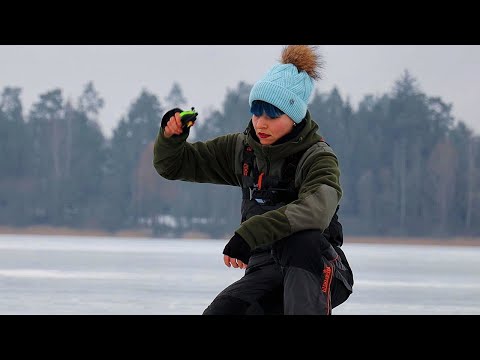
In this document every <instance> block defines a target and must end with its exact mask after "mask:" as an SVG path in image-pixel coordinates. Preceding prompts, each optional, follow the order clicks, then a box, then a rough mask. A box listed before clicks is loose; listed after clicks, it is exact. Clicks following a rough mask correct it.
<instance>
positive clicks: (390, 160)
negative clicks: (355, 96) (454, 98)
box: [0, 71, 480, 238]
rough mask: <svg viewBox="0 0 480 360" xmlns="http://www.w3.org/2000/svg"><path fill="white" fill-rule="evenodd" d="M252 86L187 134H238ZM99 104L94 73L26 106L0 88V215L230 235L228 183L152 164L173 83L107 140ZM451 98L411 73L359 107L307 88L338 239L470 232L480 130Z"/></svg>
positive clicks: (478, 220)
mask: <svg viewBox="0 0 480 360" xmlns="http://www.w3.org/2000/svg"><path fill="white" fill-rule="evenodd" d="M251 86H252V85H250V84H247V83H245V82H240V83H239V84H238V85H237V87H236V88H235V89H231V90H228V92H227V94H226V96H225V99H224V101H223V104H222V108H221V109H213V110H211V111H210V112H209V113H208V114H200V115H199V120H198V121H197V123H196V124H195V126H194V127H193V128H192V133H191V135H190V138H189V141H197V140H207V139H209V138H213V137H215V136H218V135H221V134H225V133H230V132H238V131H243V130H244V129H245V127H246V126H247V123H248V121H249V119H250V116H251V115H250V112H249V107H248V95H249V92H250V89H251ZM195 105H197V108H198V107H199V105H200V104H195ZM103 106H104V100H103V99H102V97H101V95H100V94H99V93H98V92H97V90H96V89H95V87H94V84H93V82H89V83H87V84H86V85H85V87H84V89H83V92H82V94H81V95H80V96H79V98H78V99H77V100H76V102H75V103H73V102H72V101H71V100H65V99H64V97H63V93H62V90H61V89H58V88H57V89H53V90H50V91H47V92H45V93H44V94H41V95H40V96H39V99H38V101H37V102H35V103H34V104H33V105H32V106H31V108H30V109H28V112H26V114H24V113H25V112H24V110H23V106H22V102H21V89H20V88H15V87H5V88H4V89H3V90H2V92H1V97H0V154H2V156H0V225H8V226H15V227H26V226H31V225H50V226H62V227H70V228H75V229H99V230H105V231H109V232H112V233H115V232H117V231H120V230H134V229H137V230H144V231H146V232H147V233H149V234H151V236H154V237H161V236H163V237H171V236H182V235H183V234H184V233H186V232H202V233H205V234H207V235H208V236H210V237H212V238H224V237H227V236H230V235H231V233H232V231H233V230H234V229H235V228H236V227H237V226H238V224H239V222H240V203H241V190H240V189H239V188H234V187H228V186H218V185H210V184H192V183H186V182H180V181H168V180H165V179H163V178H161V177H160V176H159V175H158V174H157V173H156V172H155V170H154V168H153V165H152V160H153V142H154V140H155V137H156V136H157V133H158V130H159V126H160V123H161V119H162V116H163V114H164V113H165V112H166V111H167V110H169V109H171V108H173V107H181V108H184V109H188V108H190V107H191V106H192V104H188V100H187V99H186V98H185V97H184V95H183V91H182V88H181V86H180V85H179V84H178V83H175V84H174V85H173V86H172V88H171V89H170V90H169V92H168V93H167V95H166V96H165V97H164V98H162V99H160V98H159V97H158V96H157V95H155V94H152V93H150V92H148V91H147V90H142V91H141V93H140V95H139V96H138V97H137V98H136V99H135V100H134V101H133V102H132V104H131V105H130V107H129V109H128V111H127V114H126V115H125V116H123V117H122V118H121V119H119V121H118V123H117V126H116V128H115V129H114V130H113V134H112V136H111V137H110V138H107V137H105V136H104V134H103V133H102V131H101V128H100V125H99V124H100V122H101V118H100V115H99V114H100V113H101V109H102V107H103ZM452 106H453V105H452V104H449V103H446V102H444V101H443V100H442V99H441V98H440V97H431V96H428V95H427V94H425V93H424V92H422V91H421V90H420V87H419V85H418V83H417V81H416V79H415V78H414V77H412V75H411V74H410V73H409V72H408V71H405V72H404V73H403V74H401V75H400V76H399V78H398V80H397V81H395V83H394V84H393V86H392V89H391V90H390V91H388V92H385V93H384V94H383V95H377V96H373V95H365V96H364V97H363V99H362V100H361V101H360V102H359V104H358V107H357V108H356V109H354V107H353V106H352V105H351V103H350V102H349V100H348V99H344V98H343V97H342V96H341V94H340V92H339V91H338V89H336V88H334V89H332V90H331V91H330V92H319V91H316V92H315V94H314V96H313V98H312V100H311V102H310V106H309V109H310V112H311V113H312V116H313V118H314V119H315V120H316V122H317V123H318V124H319V127H320V128H319V133H320V134H321V135H322V136H323V137H325V139H326V141H327V142H328V143H329V144H330V145H331V146H332V148H333V149H334V151H335V152H336V154H337V156H338V158H339V162H340V168H341V183H342V187H343V190H344V195H343V198H342V201H341V204H340V211H339V216H340V220H341V222H342V223H343V225H344V232H345V234H346V235H364V236H365V235H366V236H369V235H370V236H406V237H408V236H435V237H451V236H476V235H478V234H480V202H479V201H478V200H479V199H480V172H479V170H480V163H479V161H480V152H479V146H478V144H479V137H478V136H477V135H475V134H474V132H473V131H472V130H471V129H469V128H468V127H467V126H466V125H465V124H464V123H463V122H462V121H458V120H457V119H455V118H454V117H453V116H452V114H451V110H452Z"/></svg>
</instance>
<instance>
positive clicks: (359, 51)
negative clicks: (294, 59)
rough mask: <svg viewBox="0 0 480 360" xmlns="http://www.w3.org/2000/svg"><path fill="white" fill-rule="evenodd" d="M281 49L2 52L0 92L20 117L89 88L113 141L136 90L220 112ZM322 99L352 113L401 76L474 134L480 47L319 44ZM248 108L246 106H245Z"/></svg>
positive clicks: (479, 127) (38, 48)
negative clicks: (16, 93) (18, 103)
mask: <svg viewBox="0 0 480 360" xmlns="http://www.w3.org/2000/svg"><path fill="white" fill-rule="evenodd" d="M282 48H283V46H280V45H0V89H2V90H3V88H4V87H5V86H11V87H20V88H22V93H21V99H22V102H23V105H24V108H25V111H28V110H30V106H31V105H32V103H34V102H37V101H38V99H39V95H40V94H43V93H45V92H47V91H50V90H53V89H54V88H61V89H62V90H63V94H64V97H65V98H71V99H72V100H73V101H76V99H77V98H78V96H79V95H80V94H81V92H82V90H83V88H84V86H85V84H86V83H87V82H89V81H93V83H94V86H95V88H96V89H97V91H98V92H99V93H100V95H101V97H103V99H104V100H105V107H104V108H103V110H102V112H101V114H100V120H101V124H100V125H101V126H102V129H103V131H104V134H105V135H107V136H110V135H111V131H112V129H113V128H114V127H115V126H116V124H117V122H118V120H119V119H120V118H121V117H122V116H123V115H125V114H126V113H127V111H128V108H129V106H130V105H131V102H132V101H134V100H135V99H136V98H137V97H138V96H139V95H140V93H141V91H142V89H146V90H148V91H149V92H151V93H153V94H155V95H157V96H158V97H159V99H160V101H161V102H163V100H164V97H165V96H166V95H167V94H168V92H169V91H170V89H171V87H172V84H173V83H174V82H178V83H179V84H180V85H181V87H182V90H183V92H184V95H185V97H186V98H187V100H188V102H189V105H188V106H189V107H190V106H195V107H196V109H197V110H198V111H199V113H200V114H199V116H201V114H202V112H203V113H207V112H208V111H209V110H211V109H219V108H220V106H221V104H222V102H223V100H224V98H225V94H226V91H227V89H233V88H236V86H237V84H238V83H239V82H240V81H242V80H243V81H245V82H247V83H250V84H253V83H254V82H255V81H257V80H258V79H259V78H260V77H262V76H263V75H264V73H265V72H266V71H267V70H268V69H269V68H270V67H271V66H272V65H273V64H274V63H275V62H276V61H277V60H278V59H279V57H280V53H281V50H282ZM320 52H321V53H322V55H323V59H324V62H325V68H324V70H323V79H322V80H319V81H318V82H317V83H316V88H317V89H318V90H320V91H322V92H324V91H329V90H331V89H332V87H333V86H337V88H338V89H339V90H340V93H341V95H342V97H343V98H344V99H346V98H347V97H348V98H349V99H350V100H351V102H352V105H354V107H356V105H357V103H358V101H359V100H360V99H361V98H363V96H365V95H367V94H373V95H380V94H384V93H386V92H390V91H391V89H392V86H393V84H394V82H395V81H396V80H397V79H398V78H399V77H400V76H401V75H402V73H403V72H404V70H408V71H410V73H411V75H412V76H413V77H414V78H416V79H417V82H418V85H419V86H420V89H421V90H422V91H423V92H425V93H426V94H427V95H429V96H440V97H441V98H442V99H443V101H445V102H447V103H451V104H453V112H452V113H453V115H454V116H455V117H456V118H457V119H458V120H462V121H464V122H465V123H466V124H467V125H468V126H469V127H470V128H472V129H473V130H474V131H475V133H477V134H479V133H480V106H479V100H480V45H325V46H320ZM246 106H248V104H246Z"/></svg>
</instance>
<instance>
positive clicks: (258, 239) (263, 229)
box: [236, 143, 342, 249]
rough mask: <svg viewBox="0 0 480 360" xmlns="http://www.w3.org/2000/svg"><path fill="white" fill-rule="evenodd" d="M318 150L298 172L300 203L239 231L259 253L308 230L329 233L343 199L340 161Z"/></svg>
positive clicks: (257, 218) (324, 147) (320, 147)
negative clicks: (262, 248)
mask: <svg viewBox="0 0 480 360" xmlns="http://www.w3.org/2000/svg"><path fill="white" fill-rule="evenodd" d="M314 146H315V147H316V148H315V149H314V151H313V152H312V153H310V154H309V156H308V157H307V158H306V160H305V161H304V162H303V163H302V164H299V166H298V168H297V175H296V177H298V178H299V179H298V182H299V195H298V199H297V200H295V201H293V202H291V203H289V204H287V205H285V206H282V207H281V208H279V209H277V210H272V211H268V212H266V213H265V214H262V215H256V216H252V217H251V218H249V219H248V220H246V221H244V222H243V223H242V224H241V225H240V227H239V228H238V229H237V231H236V233H238V235H240V236H241V237H242V238H244V239H245V241H246V242H247V243H248V244H249V245H250V247H251V248H252V249H255V248H256V247H258V246H261V245H270V244H272V243H274V242H276V241H278V240H280V239H282V238H284V237H287V236H289V235H291V234H293V233H295V232H298V231H301V230H307V229H318V230H320V231H323V230H325V229H326V228H327V227H328V225H329V224H330V221H331V219H332V217H333V215H334V214H335V211H336V209H337V205H338V203H339V202H340V199H341V197H342V189H341V186H340V181H339V178H340V169H339V166H338V159H337V157H336V155H335V154H334V153H333V151H332V149H331V148H330V147H329V146H328V145H327V144H325V143H318V144H316V145H314Z"/></svg>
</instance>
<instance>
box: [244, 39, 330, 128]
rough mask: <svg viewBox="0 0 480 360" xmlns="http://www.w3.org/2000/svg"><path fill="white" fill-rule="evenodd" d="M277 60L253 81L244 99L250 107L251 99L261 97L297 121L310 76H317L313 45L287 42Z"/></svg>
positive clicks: (310, 87) (303, 108) (310, 83)
mask: <svg viewBox="0 0 480 360" xmlns="http://www.w3.org/2000/svg"><path fill="white" fill-rule="evenodd" d="M281 62H282V63H280V64H276V65H274V66H273V67H272V68H271V69H270V70H269V71H268V72H267V73H266V74H265V75H264V77H263V78H262V79H260V80H259V81H257V82H256V83H255V84H254V85H253V87H252V90H251V91H250V96H249V99H248V102H249V104H250V107H251V106H252V102H253V101H255V100H262V101H265V102H267V103H269V104H272V105H274V106H276V107H277V108H279V109H280V110H282V111H283V112H284V113H285V114H287V115H288V116H289V117H290V118H291V119H292V120H293V121H295V123H299V122H300V121H302V120H303V118H304V117H305V115H306V113H307V105H308V102H309V100H310V96H311V94H312V91H313V88H314V80H316V79H317V78H318V77H319V74H318V72H317V68H319V67H320V66H321V64H320V58H319V56H318V55H317V54H315V48H313V47H310V46H306V45H289V46H288V47H286V48H284V50H283V52H282V59H281Z"/></svg>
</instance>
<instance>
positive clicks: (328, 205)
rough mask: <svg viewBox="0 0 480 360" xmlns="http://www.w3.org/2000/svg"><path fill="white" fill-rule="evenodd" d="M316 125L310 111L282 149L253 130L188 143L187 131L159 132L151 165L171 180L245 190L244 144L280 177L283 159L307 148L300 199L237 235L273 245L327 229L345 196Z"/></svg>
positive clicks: (255, 219)
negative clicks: (255, 135) (299, 233)
mask: <svg viewBox="0 0 480 360" xmlns="http://www.w3.org/2000/svg"><path fill="white" fill-rule="evenodd" d="M317 130H318V125H317V124H316V123H315V122H314V121H313V120H312V119H311V116H310V113H309V112H307V116H306V125H305V127H304V128H303V130H302V131H301V132H300V133H299V134H298V135H297V136H296V137H295V138H294V139H292V140H290V141H287V142H285V143H282V144H278V145H261V144H260V143H259V142H258V141H257V140H256V139H255V138H253V137H252V135H251V132H254V130H253V127H252V125H251V122H250V125H249V127H248V128H247V131H245V132H244V133H235V134H228V135H223V136H219V137H217V138H214V139H211V140H208V141H205V142H193V143H189V142H187V141H186V139H187V137H188V131H187V132H185V133H183V134H181V135H178V136H177V135H174V136H172V137H170V138H165V137H163V129H162V128H160V130H159V133H158V136H157V138H156V140H155V146H154V154H153V155H154V157H153V165H154V167H155V169H156V171H157V172H158V174H160V176H162V177H164V178H165V179H169V180H183V181H190V182H198V183H212V184H223V185H232V186H240V187H241V186H242V164H243V163H242V157H243V148H244V142H245V141H246V142H248V144H249V145H250V146H252V147H253V149H254V153H255V161H256V163H257V166H258V170H259V171H260V172H264V173H265V176H267V175H272V176H275V175H276V176H280V174H281V169H282V165H283V162H284V159H285V158H286V157H287V156H288V155H290V154H293V153H297V152H298V151H303V150H305V149H308V150H307V151H306V152H305V154H304V155H303V156H302V158H301V159H300V162H299V164H298V166H297V170H296V174H295V186H296V187H297V188H298V189H299V193H298V195H299V196H298V200H295V201H293V202H291V203H289V204H287V205H285V206H282V207H280V208H279V209H277V210H272V211H268V212H266V213H265V214H262V215H256V216H252V217H251V218H249V219H248V220H246V221H244V222H243V223H241V224H240V225H239V227H238V229H237V230H236V231H235V232H236V233H237V234H238V235H240V236H241V237H242V238H243V239H245V241H246V242H247V243H248V244H249V245H250V247H251V248H252V249H255V248H256V247H258V246H263V245H270V244H272V243H274V242H275V241H277V240H280V239H282V238H284V237H286V236H289V235H291V234H292V233H295V232H297V231H300V230H306V229H319V230H321V231H323V230H324V229H325V228H327V227H328V225H329V223H330V220H331V219H332V217H333V215H334V213H335V210H336V208H337V205H338V203H339V201H340V199H341V196H342V189H341V187H340V181H339V177H340V169H339V166H338V159H337V157H336V155H335V153H334V152H333V150H332V149H331V148H330V146H329V145H328V144H327V143H325V142H323V141H321V136H320V135H319V134H317Z"/></svg>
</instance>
